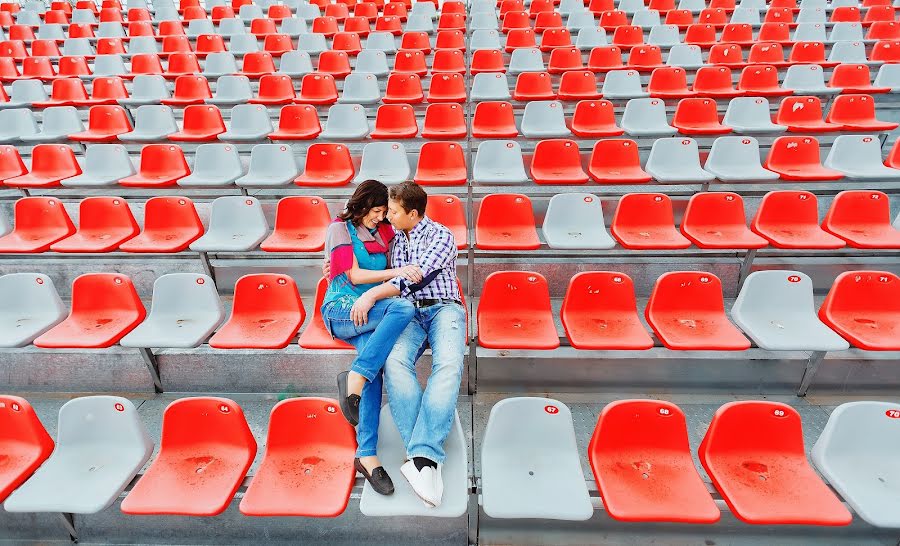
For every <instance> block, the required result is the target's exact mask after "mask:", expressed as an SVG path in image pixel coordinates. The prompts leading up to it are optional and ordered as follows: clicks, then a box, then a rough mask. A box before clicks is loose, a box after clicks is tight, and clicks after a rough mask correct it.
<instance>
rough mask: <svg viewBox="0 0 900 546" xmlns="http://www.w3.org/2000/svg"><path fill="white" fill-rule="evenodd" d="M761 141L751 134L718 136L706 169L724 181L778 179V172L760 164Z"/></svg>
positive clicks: (707, 160) (705, 166)
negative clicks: (750, 135)
mask: <svg viewBox="0 0 900 546" xmlns="http://www.w3.org/2000/svg"><path fill="white" fill-rule="evenodd" d="M760 161H761V160H760V154H759V141H758V140H756V139H755V138H753V137H749V136H744V137H740V136H726V137H719V138H717V139H716V140H715V141H714V142H713V145H712V148H711V150H710V152H709V156H707V159H706V163H705V165H704V169H705V170H706V171H707V172H709V173H711V174H713V175H715V177H716V178H718V179H719V180H721V181H723V182H742V181H766V180H777V179H778V174H777V173H774V172H772V171H769V170H767V169H764V168H763V167H762V165H761V164H760Z"/></svg>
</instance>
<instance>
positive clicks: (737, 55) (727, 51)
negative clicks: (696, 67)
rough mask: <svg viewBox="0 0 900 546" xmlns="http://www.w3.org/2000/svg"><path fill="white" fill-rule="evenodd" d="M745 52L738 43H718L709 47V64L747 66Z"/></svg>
mask: <svg viewBox="0 0 900 546" xmlns="http://www.w3.org/2000/svg"><path fill="white" fill-rule="evenodd" d="M743 55H744V52H743V50H742V49H741V46H739V45H738V44H730V43H723V44H716V45H714V46H712V47H711V48H710V49H709V59H708V60H707V62H708V64H711V65H716V66H727V67H730V68H740V67H743V66H746V64H747V63H745V62H744V57H743Z"/></svg>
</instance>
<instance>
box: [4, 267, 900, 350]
mask: <svg viewBox="0 0 900 546" xmlns="http://www.w3.org/2000/svg"><path fill="white" fill-rule="evenodd" d="M898 286H900V279H898V277H897V276H896V275H894V274H892V273H889V272H882V271H850V272H846V273H843V274H841V275H839V276H838V277H837V279H836V280H835V282H834V285H833V286H832V288H831V291H830V292H829V295H828V297H827V298H826V299H825V302H824V303H823V304H822V306H821V308H820V309H819V314H818V318H817V317H816V314H815V311H814V303H813V289H812V281H811V280H810V278H809V277H808V276H806V275H805V274H803V273H801V272H797V271H758V272H755V273H752V274H751V275H750V276H749V277H748V278H747V281H746V282H745V283H744V285H743V287H742V289H741V293H740V294H739V296H738V299H737V301H736V302H735V303H734V306H733V307H732V309H731V315H732V318H733V320H734V321H735V322H736V323H737V324H738V325H739V326H740V327H741V329H742V330H743V331H744V332H745V333H746V334H747V335H748V336H750V337H751V338H752V339H753V340H754V341H755V342H756V343H757V345H758V346H759V347H761V348H763V349H768V350H773V351H786V350H787V351H834V350H845V349H847V348H849V347H850V345H849V344H848V341H849V342H851V343H852V344H853V346H854V347H858V348H860V349H866V350H873V351H896V350H900V344H898V341H897V336H896V334H897V330H898V328H900V292H898V290H900V288H898ZM325 287H326V284H325V282H324V279H323V280H322V281H320V282H319V285H318V288H317V294H316V302H315V309H314V315H315V316H314V319H313V320H312V321H311V323H310V325H309V326H308V327H307V328H306V330H305V331H304V332H303V334H302V335H301V337H300V341H299V344H300V346H301V347H304V348H307V349H339V348H346V347H347V345H346V344H344V343H342V342H340V341H339V340H334V339H332V338H331V337H330V336H329V335H328V333H327V330H326V329H325V326H324V323H323V322H322V318H321V315H320V314H319V309H318V308H319V306H320V305H321V301H322V298H323V297H324V292H325ZM0 291H2V294H3V295H4V300H3V301H4V304H3V306H4V309H3V312H2V313H0V317H2V321H3V323H4V324H8V325H10V326H9V327H8V328H4V329H3V331H2V340H0V346H3V347H23V346H26V345H29V344H31V343H33V344H34V345H35V346H36V347H42V348H55V349H62V348H93V349H99V348H105V347H110V346H112V345H114V344H116V343H120V344H121V345H123V346H126V347H142V348H172V347H182V348H191V347H197V346H200V345H201V344H203V343H204V342H206V340H207V338H208V339H209V341H208V343H209V345H210V347H213V348H216V349H283V348H285V347H287V346H288V345H289V344H290V342H291V340H292V339H293V337H294V336H295V335H296V334H297V332H298V331H299V329H300V326H301V325H302V324H303V322H304V320H305V318H306V311H305V310H304V306H303V303H302V301H301V299H300V295H299V293H298V292H297V287H296V284H295V283H294V281H293V279H291V277H289V276H287V275H278V274H251V275H245V276H244V277H241V278H240V279H239V280H238V282H237V284H236V285H235V289H234V302H233V306H232V309H231V315H230V316H229V318H228V320H226V321H225V322H224V324H222V321H223V319H224V317H225V313H224V309H223V306H222V304H221V302H220V300H219V296H218V293H217V292H216V287H215V285H214V283H213V281H212V279H211V278H209V277H208V276H206V275H199V274H194V273H173V274H168V275H163V276H162V277H159V278H158V279H157V280H156V282H155V283H154V286H153V300H152V305H151V309H150V314H149V315H147V314H146V311H145V309H144V306H143V304H142V303H141V300H140V298H139V297H138V295H137V292H136V291H135V289H134V286H133V285H132V283H131V280H130V279H129V278H128V277H127V276H125V275H120V274H115V273H90V274H86V275H82V276H80V277H78V278H76V279H75V281H74V283H73V285H72V305H71V311H70V312H69V313H68V316H67V314H66V309H65V306H64V305H63V303H62V302H61V300H60V299H59V296H58V295H57V293H56V290H55V288H54V286H53V282H52V281H51V280H50V278H49V277H47V276H46V275H43V274H39V273H14V274H10V275H5V276H3V277H0ZM477 308H478V309H477V313H478V315H477V321H478V343H479V345H480V346H481V347H485V348H488V349H533V350H551V349H555V348H557V347H559V345H560V340H559V338H560V336H559V335H558V333H557V329H556V326H555V322H554V317H553V313H552V310H551V302H550V293H549V289H548V286H547V281H546V280H545V279H544V277H543V276H541V275H540V274H538V273H533V272H528V271H500V272H495V273H492V274H491V275H489V276H488V277H487V279H486V280H485V283H484V287H483V290H482V294H481V299H480V300H479V302H478V306H477ZM783 312H786V313H788V315H789V316H790V319H787V318H785V317H786V316H788V315H783V314H782V313H783ZM645 315H646V319H647V323H648V324H649V325H650V327H651V328H652V329H653V331H654V333H655V334H656V336H657V337H658V338H659V339H660V341H661V342H662V344H663V345H664V346H665V347H666V348H668V349H670V350H679V351H690V350H716V351H742V350H746V349H749V348H750V346H751V345H750V341H749V340H748V339H747V338H746V337H744V335H743V334H742V333H741V330H738V329H737V328H735V326H733V325H732V324H731V322H729V320H728V317H727V316H726V314H725V309H724V303H723V296H722V287H721V283H720V281H719V279H718V277H716V276H715V275H713V274H711V273H706V272H677V271H676V272H670V273H666V274H664V275H663V276H661V277H660V278H659V279H658V280H657V283H656V286H655V287H654V289H653V293H652V295H651V296H650V300H649V302H648V303H647V307H646V311H645ZM561 319H562V323H563V327H564V328H565V332H566V336H567V337H568V339H569V341H570V343H571V345H572V346H573V347H575V348H577V349H589V350H646V349H650V348H651V347H653V345H654V343H653V340H652V338H651V337H650V335H649V334H648V333H647V331H646V330H645V329H644V327H643V326H642V324H641V322H640V320H639V318H638V315H637V310H636V300H635V295H634V289H633V286H632V281H631V279H630V278H629V277H628V276H627V275H625V274H623V273H616V272H607V271H598V272H585V273H580V274H578V275H576V276H575V277H573V278H572V281H571V283H570V284H569V288H568V290H567V293H566V298H565V300H564V301H563V306H562V311H561ZM259 324H265V325H266V326H265V328H264V329H263V328H260V327H258V325H259ZM13 325H14V326H13ZM220 325H221V326H220ZM213 332H215V333H213ZM210 335H212V337H210ZM845 339H846V340H848V341H845Z"/></svg>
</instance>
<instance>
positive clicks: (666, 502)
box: [588, 400, 721, 523]
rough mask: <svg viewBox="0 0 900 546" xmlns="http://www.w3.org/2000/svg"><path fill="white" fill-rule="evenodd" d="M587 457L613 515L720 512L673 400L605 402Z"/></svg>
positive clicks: (660, 517)
mask: <svg viewBox="0 0 900 546" xmlns="http://www.w3.org/2000/svg"><path fill="white" fill-rule="evenodd" d="M588 458H589V459H590V463H591V469H592V470H593V472H594V479H595V480H596V481H597V487H598V488H599V489H600V492H601V494H602V495H603V499H604V506H606V508H607V510H608V511H609V515H610V517H612V518H614V519H616V520H620V521H672V522H681V523H714V522H716V521H718V520H719V518H720V515H721V514H720V512H719V508H718V507H717V506H716V504H715V502H714V501H713V499H712V497H711V496H710V495H709V493H708V492H707V491H706V486H705V484H704V483H703V480H702V479H701V478H700V475H699V474H698V473H697V470H696V468H695V467H694V461H693V459H692V458H691V451H690V445H689V443H688V430H687V421H686V419H685V416H684V413H683V412H682V411H681V408H679V407H678V406H676V405H675V404H672V403H670V402H666V401H661V400H619V401H616V402H613V403H611V404H608V405H607V406H606V407H604V408H603V410H602V411H601V412H600V417H599V418H598V420H597V426H596V428H595V429H594V434H593V436H592V437H591V442H590V445H589V447H588ZM648 499H653V502H647V500H648Z"/></svg>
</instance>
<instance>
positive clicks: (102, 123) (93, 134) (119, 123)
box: [69, 105, 131, 143]
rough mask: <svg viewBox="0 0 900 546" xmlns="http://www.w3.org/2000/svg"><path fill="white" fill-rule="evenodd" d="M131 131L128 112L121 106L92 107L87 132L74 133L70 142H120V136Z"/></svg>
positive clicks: (70, 136) (70, 137)
mask: <svg viewBox="0 0 900 546" xmlns="http://www.w3.org/2000/svg"><path fill="white" fill-rule="evenodd" d="M129 131H131V121H130V120H129V119H128V112H126V111H125V109H124V108H122V107H121V106H118V105H116V106H105V105H102V106H92V107H91V110H90V112H89V113H88V128H87V130H86V131H81V132H78V133H72V134H71V135H69V139H70V140H74V141H76V142H95V143H102V142H118V141H119V135H121V134H122V133H127V132H129Z"/></svg>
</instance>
